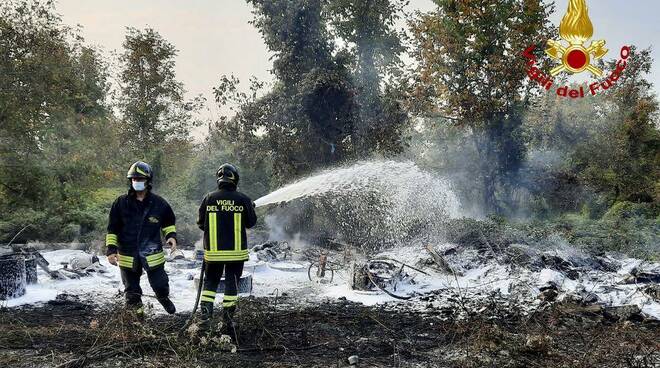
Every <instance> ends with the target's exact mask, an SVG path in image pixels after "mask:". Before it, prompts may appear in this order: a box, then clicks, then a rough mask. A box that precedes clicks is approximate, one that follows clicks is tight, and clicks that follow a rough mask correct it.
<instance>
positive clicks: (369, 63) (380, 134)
mask: <svg viewBox="0 0 660 368" xmlns="http://www.w3.org/2000/svg"><path fill="white" fill-rule="evenodd" d="M406 4H407V1H400V0H367V1H361V0H332V1H330V2H329V10H328V13H329V17H330V24H331V25H332V28H333V29H334V30H335V33H336V38H337V39H340V40H343V41H344V42H343V43H345V44H346V45H347V49H348V50H347V51H348V52H349V53H350V54H351V55H352V57H353V59H355V62H354V64H355V67H354V70H355V71H354V73H353V79H354V81H355V86H356V89H357V91H356V93H355V96H356V102H357V105H358V109H359V115H358V117H359V121H358V122H357V123H356V126H355V128H354V138H353V140H354V141H355V146H356V150H357V151H358V153H359V155H360V156H363V157H364V156H367V155H369V154H370V153H373V152H378V153H381V154H388V153H400V152H401V151H402V149H403V146H404V143H405V139H404V135H405V129H406V128H407V123H408V115H407V113H406V112H405V111H404V110H403V107H402V106H401V104H400V103H399V101H398V100H397V98H396V97H395V94H394V92H395V91H396V88H397V87H396V86H392V85H391V84H392V80H390V79H391V78H392V77H393V76H395V75H397V74H399V68H400V67H401V66H402V65H401V60H400V55H401V54H402V53H403V52H404V51H405V48H404V47H403V45H402V41H401V39H402V34H401V33H402V32H400V31H398V30H396V28H395V23H396V21H397V20H398V19H399V17H400V14H401V13H402V12H403V7H404V5H406ZM388 78H389V79H388Z"/></svg>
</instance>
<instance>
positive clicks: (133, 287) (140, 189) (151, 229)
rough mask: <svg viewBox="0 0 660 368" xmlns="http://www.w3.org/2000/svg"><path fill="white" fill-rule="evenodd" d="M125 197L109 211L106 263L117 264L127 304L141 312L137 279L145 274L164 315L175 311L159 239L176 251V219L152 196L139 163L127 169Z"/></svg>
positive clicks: (147, 169)
mask: <svg viewBox="0 0 660 368" xmlns="http://www.w3.org/2000/svg"><path fill="white" fill-rule="evenodd" d="M126 178H128V182H129V190H128V194H124V195H121V196H119V198H117V199H116V200H115V202H114V203H113V204H112V208H111V209H110V220H109V223H108V234H107V235H106V240H105V243H106V246H107V247H108V250H107V256H108V262H110V263H111V264H113V265H115V266H116V265H119V267H120V269H121V279H122V282H123V283H124V288H125V294H126V305H127V306H128V307H129V308H131V309H134V310H135V311H137V312H138V313H139V314H141V313H142V312H143V309H142V289H141V288H140V277H141V276H142V271H143V270H145V271H146V272H147V277H148V278H149V284H150V285H151V288H152V289H153V290H154V293H155V294H156V299H157V300H158V301H159V302H160V304H161V305H162V306H163V308H165V310H166V311H167V313H170V314H173V313H175V312H176V308H175V307H174V304H173V303H172V301H171V300H170V299H169V293H170V288H169V279H168V278H167V273H165V252H164V251H163V245H162V241H161V236H162V237H163V238H164V239H165V240H166V242H167V244H168V245H169V246H170V247H171V249H172V250H175V249H176V227H175V222H176V218H175V216H174V212H173V211H172V208H171V207H170V205H169V204H168V203H167V202H166V201H165V200H164V199H163V198H161V197H159V196H157V195H156V194H154V193H151V181H152V179H153V173H152V170H151V166H149V165H148V164H146V163H144V162H142V161H138V162H136V163H134V164H133V165H132V166H131V168H130V169H129V170H128V174H127V175H126Z"/></svg>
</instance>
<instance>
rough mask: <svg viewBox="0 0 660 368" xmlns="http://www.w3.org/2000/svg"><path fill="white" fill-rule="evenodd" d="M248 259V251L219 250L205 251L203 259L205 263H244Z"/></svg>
mask: <svg viewBox="0 0 660 368" xmlns="http://www.w3.org/2000/svg"><path fill="white" fill-rule="evenodd" d="M248 258H249V255H248V250H247V249H244V250H240V251H235V250H220V251H216V252H211V251H205V252H204V259H205V260H207V261H218V262H219V261H245V260H247V259H248Z"/></svg>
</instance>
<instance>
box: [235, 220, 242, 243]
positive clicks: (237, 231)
mask: <svg viewBox="0 0 660 368" xmlns="http://www.w3.org/2000/svg"><path fill="white" fill-rule="evenodd" d="M241 242H242V239H241V213H240V212H236V213H234V250H241Z"/></svg>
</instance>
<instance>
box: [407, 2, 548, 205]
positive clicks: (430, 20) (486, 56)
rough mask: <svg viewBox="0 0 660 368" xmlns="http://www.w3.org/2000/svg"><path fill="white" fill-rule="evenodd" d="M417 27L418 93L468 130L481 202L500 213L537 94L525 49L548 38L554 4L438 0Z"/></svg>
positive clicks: (428, 105)
mask: <svg viewBox="0 0 660 368" xmlns="http://www.w3.org/2000/svg"><path fill="white" fill-rule="evenodd" d="M435 2H436V4H437V5H438V9H437V10H436V11H433V12H431V13H427V14H418V16H417V19H416V20H415V21H414V22H413V25H412V31H413V37H414V42H415V45H416V50H415V56H416V58H417V61H418V62H419V67H418V69H417V76H416V84H415V86H414V89H413V92H412V95H413V96H414V98H416V99H418V100H419V101H424V102H426V104H421V105H422V107H424V108H425V109H426V111H427V113H429V112H430V113H431V114H432V115H436V116H437V115H439V116H442V117H444V118H448V119H449V120H451V121H453V122H454V123H455V124H457V125H459V126H462V127H464V128H466V129H468V130H469V131H470V133H471V134H472V138H473V144H474V145H475V148H476V150H477V151H478V154H479V160H480V164H481V166H480V170H479V172H478V173H475V174H476V175H477V176H478V178H479V180H480V182H481V183H482V187H483V188H482V193H483V196H482V197H483V206H484V209H485V211H486V212H487V213H493V212H495V213H501V212H503V210H504V208H503V206H506V205H507V204H509V203H510V200H509V198H508V197H509V193H510V191H511V188H512V186H513V184H514V183H515V182H516V174H517V172H518V169H519V168H520V165H521V163H522V161H523V159H524V155H525V144H524V143H525V142H524V140H523V135H522V131H521V124H522V117H521V115H522V113H523V111H524V109H525V107H526V106H527V104H528V102H529V97H530V96H532V95H533V93H532V92H531V86H530V84H529V83H526V82H525V80H526V78H527V76H526V64H525V60H524V58H522V57H520V54H521V53H522V52H523V51H524V50H525V49H526V48H527V47H528V46H529V43H530V42H532V41H530V40H539V41H544V40H547V39H549V37H550V32H549V25H548V20H547V18H548V14H549V12H550V9H551V6H549V5H544V4H543V2H542V1H540V0H525V1H523V0H505V1H498V2H493V1H489V0H476V1H472V0H471V1H467V0H436V1H435Z"/></svg>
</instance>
